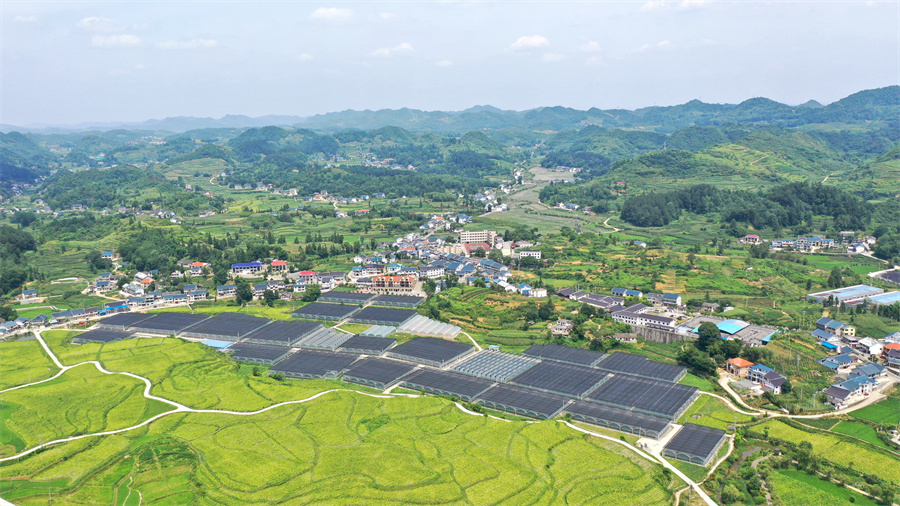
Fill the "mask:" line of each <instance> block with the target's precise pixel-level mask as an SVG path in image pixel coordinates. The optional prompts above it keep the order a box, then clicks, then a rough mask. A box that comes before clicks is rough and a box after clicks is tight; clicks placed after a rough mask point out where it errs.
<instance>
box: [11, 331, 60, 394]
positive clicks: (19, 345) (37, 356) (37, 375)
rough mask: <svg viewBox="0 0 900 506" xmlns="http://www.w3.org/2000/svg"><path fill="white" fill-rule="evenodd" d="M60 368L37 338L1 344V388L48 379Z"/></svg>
mask: <svg viewBox="0 0 900 506" xmlns="http://www.w3.org/2000/svg"><path fill="white" fill-rule="evenodd" d="M58 370H59V369H57V368H56V366H55V365H53V362H52V361H51V360H50V358H49V357H47V355H45V354H44V350H43V349H42V348H41V345H40V344H39V343H38V342H37V341H35V340H31V341H16V342H11V343H3V345H2V346H0V390H5V389H7V388H10V387H14V386H17V385H24V384H26V383H32V382H35V381H40V380H43V379H47V378H49V377H51V376H53V375H54V374H56V372H57V371H58Z"/></svg>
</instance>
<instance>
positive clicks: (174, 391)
mask: <svg viewBox="0 0 900 506" xmlns="http://www.w3.org/2000/svg"><path fill="white" fill-rule="evenodd" d="M47 334H51V337H53V338H54V340H53V341H52V342H51V340H50V339H48V336H47ZM66 334H67V333H66V332H64V331H54V332H53V333H51V332H45V333H44V337H45V339H47V343H48V345H50V346H51V349H52V350H53V351H54V353H56V354H57V356H65V357H66V360H64V361H63V363H65V364H67V365H71V363H77V362H80V361H84V360H99V361H100V362H101V363H102V364H103V366H104V367H106V368H107V369H108V370H110V371H123V372H131V373H134V374H137V375H139V376H143V377H145V378H147V379H149V380H150V381H151V383H153V389H152V393H153V394H154V395H158V396H160V397H164V398H166V399H169V400H172V401H175V402H178V403H181V404H184V405H186V406H188V407H191V408H195V409H225V410H234V411H255V410H258V409H262V408H264V407H266V406H270V405H272V404H275V403H277V402H283V401H290V400H296V399H302V398H305V397H308V396H309V395H312V394H314V393H316V392H320V391H322V390H328V389H333V388H349V387H348V385H347V383H343V382H340V381H334V380H307V381H293V380H287V381H284V382H279V381H276V380H274V379H272V378H269V377H266V376H253V375H252V373H251V371H252V368H247V367H244V368H241V367H240V364H239V363H238V362H232V361H231V360H230V359H229V358H228V356H227V355H224V354H222V353H219V352H217V351H215V350H213V349H212V348H209V347H206V346H204V345H202V344H200V343H194V342H189V341H184V340H182V339H175V338H152V339H127V340H124V341H118V342H114V343H108V344H102V345H101V344H99V343H87V344H82V345H65V344H62V343H63V342H65V338H66V337H67V336H66ZM69 334H73V335H74V333H69ZM61 360H62V358H61Z"/></svg>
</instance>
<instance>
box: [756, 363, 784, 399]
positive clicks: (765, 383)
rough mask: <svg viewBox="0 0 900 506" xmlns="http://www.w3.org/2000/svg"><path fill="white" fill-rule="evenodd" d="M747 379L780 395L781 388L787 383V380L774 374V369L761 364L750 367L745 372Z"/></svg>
mask: <svg viewBox="0 0 900 506" xmlns="http://www.w3.org/2000/svg"><path fill="white" fill-rule="evenodd" d="M747 378H748V379H749V380H750V381H752V382H753V383H756V384H757V385H760V386H762V387H763V389H764V390H769V391H770V392H772V393H774V394H780V393H781V386H782V385H783V384H784V383H785V382H786V381H787V378H785V377H784V376H782V375H781V374H778V373H777V372H775V370H774V369H772V368H771V367H766V366H764V365H762V364H756V365H752V366H750V367H749V368H748V370H747Z"/></svg>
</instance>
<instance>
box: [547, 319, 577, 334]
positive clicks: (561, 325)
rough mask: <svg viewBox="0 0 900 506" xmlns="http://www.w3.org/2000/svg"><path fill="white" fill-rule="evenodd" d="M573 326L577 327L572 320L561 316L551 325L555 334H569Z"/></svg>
mask: <svg viewBox="0 0 900 506" xmlns="http://www.w3.org/2000/svg"><path fill="white" fill-rule="evenodd" d="M573 327H575V324H574V323H573V322H572V320H566V319H564V318H560V319H558V320H556V323H554V324H552V325H550V333H551V334H553V335H554V336H567V335H569V332H572V328H573Z"/></svg>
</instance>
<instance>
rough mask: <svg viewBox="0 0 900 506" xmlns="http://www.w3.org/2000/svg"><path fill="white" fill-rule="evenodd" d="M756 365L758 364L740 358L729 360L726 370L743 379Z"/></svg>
mask: <svg viewBox="0 0 900 506" xmlns="http://www.w3.org/2000/svg"><path fill="white" fill-rule="evenodd" d="M754 365H756V364H754V363H753V362H750V361H749V360H744V359H742V358H740V357H735V358H729V359H728V361H727V362H726V363H725V370H727V371H728V372H730V373H731V374H734V375H735V376H738V377H740V378H743V377H744V376H746V375H747V372H749V371H750V368H751V367H753V366H754Z"/></svg>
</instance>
